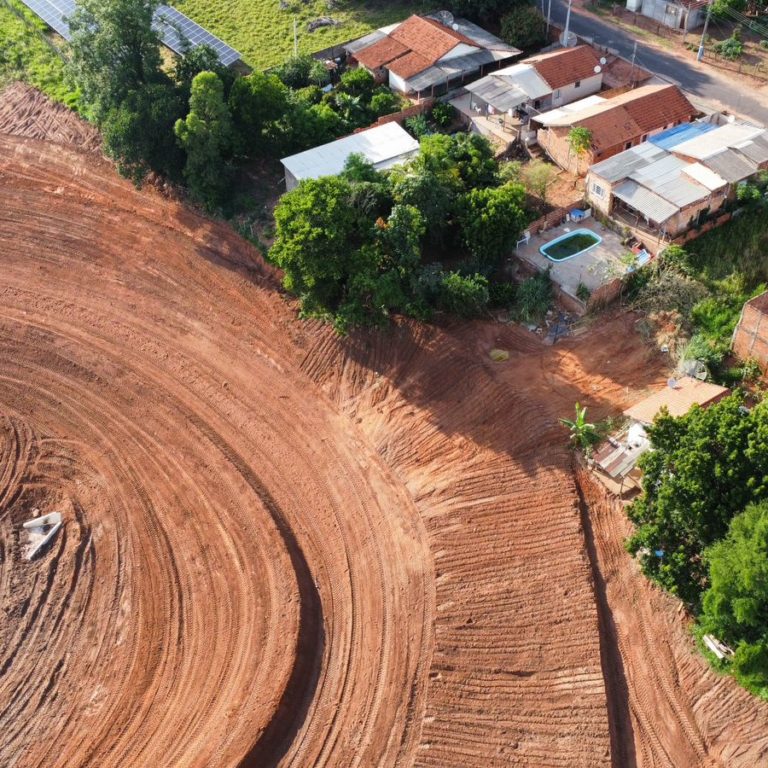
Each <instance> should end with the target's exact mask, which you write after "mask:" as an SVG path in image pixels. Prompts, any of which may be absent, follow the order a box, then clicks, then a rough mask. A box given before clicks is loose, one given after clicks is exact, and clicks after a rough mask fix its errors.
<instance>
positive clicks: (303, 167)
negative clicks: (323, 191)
mask: <svg viewBox="0 0 768 768" xmlns="http://www.w3.org/2000/svg"><path fill="white" fill-rule="evenodd" d="M418 151H419V142H418V141H416V139H414V138H413V136H411V135H410V134H409V133H408V132H407V131H405V130H404V129H403V128H402V127H401V126H400V125H398V124H397V123H394V122H392V123H386V124H385V125H379V126H376V127H375V128H368V129H367V130H365V131H360V132H359V133H353V134H352V135H351V136H345V137H344V138H343V139H337V140H336V141H332V142H330V143H328V144H322V145H321V146H319V147H314V148H313V149H308V150H306V151H305V152H299V153H298V154H296V155H291V156H290V157H284V158H283V159H282V160H281V161H280V162H281V163H282V164H283V168H284V169H285V188H286V190H287V191H289V192H290V191H291V190H292V189H293V188H294V187H296V186H297V185H298V183H299V182H300V181H302V180H303V179H319V178H320V177H321V176H337V175H338V174H340V173H341V172H342V171H343V170H344V164H345V163H346V162H347V158H348V157H349V156H350V155H354V154H359V155H362V156H363V157H364V158H365V159H366V160H368V161H369V162H370V163H372V164H373V167H374V168H375V169H376V170H377V171H383V170H386V169H387V168H392V167H393V166H395V165H400V164H401V163H404V162H406V161H407V160H409V159H410V158H412V157H414V156H415V155H416V154H418Z"/></svg>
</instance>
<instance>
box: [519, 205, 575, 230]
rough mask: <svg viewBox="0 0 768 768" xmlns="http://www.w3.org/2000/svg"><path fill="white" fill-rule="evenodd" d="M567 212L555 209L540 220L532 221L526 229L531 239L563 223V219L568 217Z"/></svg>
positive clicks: (566, 210) (562, 209)
mask: <svg viewBox="0 0 768 768" xmlns="http://www.w3.org/2000/svg"><path fill="white" fill-rule="evenodd" d="M572 207H575V206H572ZM568 210H569V209H567V208H555V210H554V211H550V212H549V213H548V214H547V215H546V216H542V217H541V218H540V219H536V221H532V222H531V223H530V224H529V225H528V226H527V227H526V229H527V230H528V232H530V233H531V237H533V235H537V234H538V233H539V232H542V231H544V230H545V229H551V228H552V227H556V226H558V225H560V224H562V223H563V222H564V221H565V217H566V216H567V215H568Z"/></svg>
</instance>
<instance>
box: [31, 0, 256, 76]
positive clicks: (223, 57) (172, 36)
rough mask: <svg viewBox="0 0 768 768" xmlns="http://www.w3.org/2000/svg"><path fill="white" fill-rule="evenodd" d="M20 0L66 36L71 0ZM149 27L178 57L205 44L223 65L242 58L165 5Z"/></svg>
mask: <svg viewBox="0 0 768 768" xmlns="http://www.w3.org/2000/svg"><path fill="white" fill-rule="evenodd" d="M22 2H23V3H24V5H26V6H27V7H28V8H29V9H30V10H31V11H32V12H33V13H35V14H37V15H38V16H39V17H40V18H41V19H42V20H43V21H44V22H45V23H46V24H47V25H48V26H49V27H51V29H53V30H55V31H56V32H58V33H59V34H60V35H61V36H62V37H63V38H64V39H65V40H69V39H70V37H71V35H70V32H69V24H68V23H67V19H68V18H69V17H70V16H72V15H73V14H74V12H75V0H22ZM153 27H154V29H155V31H156V32H157V33H158V34H159V35H160V37H161V39H162V41H163V43H164V44H165V45H167V46H168V47H169V48H170V49H171V50H172V51H174V53H178V54H179V55H181V56H183V55H184V54H185V53H186V52H187V50H189V49H190V48H195V47H196V46H198V45H203V44H206V45H210V46H211V48H213V50H214V51H216V54H217V55H218V57H219V60H220V61H221V63H222V64H224V65H225V66H229V65H230V64H234V63H235V62H236V61H240V59H241V58H242V57H241V56H240V54H239V53H238V52H237V51H236V50H235V49H234V48H230V46H228V45H227V44H226V43H224V42H222V41H221V40H219V38H218V37H215V36H214V35H212V34H211V33H210V32H208V30H206V29H203V27H201V26H200V25H199V24H196V23H195V22H194V21H192V19H190V18H188V17H187V16H185V15H184V14H183V13H180V12H179V11H177V10H176V9H175V8H171V7H170V6H168V5H160V6H158V8H157V10H156V11H155V18H154V22H153Z"/></svg>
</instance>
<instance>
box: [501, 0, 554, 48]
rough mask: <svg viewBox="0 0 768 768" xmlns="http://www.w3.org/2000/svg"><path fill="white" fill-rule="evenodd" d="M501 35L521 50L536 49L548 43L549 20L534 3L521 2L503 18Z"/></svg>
mask: <svg viewBox="0 0 768 768" xmlns="http://www.w3.org/2000/svg"><path fill="white" fill-rule="evenodd" d="M501 37H502V38H503V39H504V41H505V42H507V43H509V44H510V45H514V46H515V48H519V49H520V50H521V51H534V50H538V49H539V48H541V47H542V46H543V45H546V43H547V22H546V21H545V20H544V17H543V16H542V15H541V13H539V10H538V8H536V7H535V6H533V5H528V4H521V5H518V6H516V7H515V8H513V9H512V10H511V11H510V12H509V13H507V14H505V15H504V17H503V18H502V20H501Z"/></svg>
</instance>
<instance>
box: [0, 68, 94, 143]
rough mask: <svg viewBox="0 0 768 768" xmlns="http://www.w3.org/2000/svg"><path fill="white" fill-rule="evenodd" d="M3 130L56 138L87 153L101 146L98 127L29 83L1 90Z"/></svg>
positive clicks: (1, 131)
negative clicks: (53, 100)
mask: <svg viewBox="0 0 768 768" xmlns="http://www.w3.org/2000/svg"><path fill="white" fill-rule="evenodd" d="M0 133H7V134H13V135H15V136H27V137H29V138H31V139H44V140H46V141H55V142H57V143H59V144H66V145H68V146H74V147H79V148H80V149H83V150H85V151H87V152H98V151H99V149H100V147H101V136H99V132H98V131H97V130H96V128H94V126H92V125H90V124H89V123H87V122H85V120H81V119H80V118H79V117H78V116H77V115H76V114H75V113H74V112H72V110H70V109H67V107H65V106H64V105H63V104H56V103H54V102H52V101H51V100H50V99H49V98H48V97H47V96H45V95H44V94H42V93H40V91H38V90H37V89H36V88H33V87H32V86H31V85H27V84H26V83H12V84H11V85H9V86H8V87H7V88H5V90H3V91H2V93H0Z"/></svg>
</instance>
